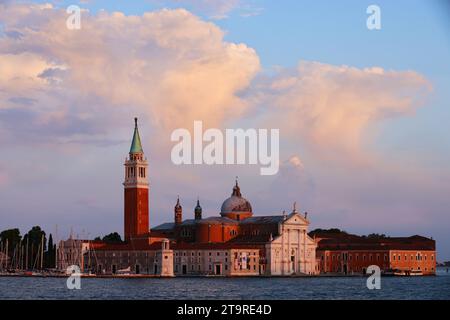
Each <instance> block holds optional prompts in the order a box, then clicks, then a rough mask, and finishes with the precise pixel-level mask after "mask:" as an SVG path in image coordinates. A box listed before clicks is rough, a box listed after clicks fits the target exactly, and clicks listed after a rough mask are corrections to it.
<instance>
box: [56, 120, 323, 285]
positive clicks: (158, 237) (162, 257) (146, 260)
mask: <svg viewBox="0 0 450 320" xmlns="http://www.w3.org/2000/svg"><path fill="white" fill-rule="evenodd" d="M124 166H125V175H124V176H125V177H124V183H123V186H124V240H125V241H124V243H121V244H107V243H104V242H101V241H88V243H87V245H85V249H84V251H83V252H82V253H81V255H82V262H81V263H80V264H81V268H82V270H83V271H84V272H93V273H96V274H118V273H121V272H129V273H131V274H146V275H155V276H167V277H171V276H183V275H192V276H193V275H205V276H207V275H217V276H275V275H280V276H283V275H313V274H316V273H317V272H318V268H317V266H316V247H317V244H316V242H315V241H314V239H312V238H311V237H309V236H308V226H309V221H308V219H307V214H306V213H305V214H301V213H299V212H297V209H296V206H295V204H294V207H293V209H292V212H291V213H289V214H287V213H283V214H280V215H271V216H262V215H256V214H254V213H253V210H252V206H251V204H250V202H249V201H248V200H247V199H245V198H244V196H243V195H242V192H241V188H240V186H239V184H238V181H237V180H236V182H235V184H234V186H233V187H232V190H231V195H230V196H229V197H228V198H227V199H225V201H224V202H223V203H222V206H221V209H220V212H218V213H217V214H215V215H212V216H208V217H205V215H204V213H203V210H202V207H201V203H200V200H197V204H196V206H195V208H193V210H192V211H191V212H190V213H186V212H183V207H182V204H181V202H180V199H179V198H178V199H177V201H176V204H175V206H174V211H173V212H174V214H173V219H172V221H169V222H166V223H163V224H161V225H158V226H155V227H153V228H151V227H150V207H149V192H150V187H149V176H148V162H147V160H146V158H145V155H144V151H143V148H142V144H141V138H140V135H139V129H138V124H137V118H135V128H134V134H133V139H132V142H131V148H130V151H129V154H128V156H127V158H126V161H125V164H124ZM183 215H184V216H190V217H189V218H187V219H186V217H183ZM63 260H64V258H63V257H62V258H61V259H60V262H61V267H63V263H62V262H63Z"/></svg>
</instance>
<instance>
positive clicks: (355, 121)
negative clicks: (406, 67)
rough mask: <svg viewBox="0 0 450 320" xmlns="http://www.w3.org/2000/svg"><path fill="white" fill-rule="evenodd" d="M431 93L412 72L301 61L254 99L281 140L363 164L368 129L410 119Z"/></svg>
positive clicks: (270, 80)
mask: <svg viewBox="0 0 450 320" xmlns="http://www.w3.org/2000/svg"><path fill="white" fill-rule="evenodd" d="M430 90H431V84H430V83H429V82H428V80H427V79H426V78H424V77H423V76H422V75H420V74H418V73H416V72H414V71H387V70H384V69H382V68H379V67H373V68H365V69H359V68H355V67H350V66H334V65H329V64H323V63H318V62H300V63H299V65H298V67H297V68H296V69H294V70H282V71H280V72H278V73H277V74H276V75H275V76H274V77H271V78H266V79H265V80H263V81H262V84H260V87H259V91H257V94H256V95H255V96H256V98H254V99H255V103H256V104H266V105H267V106H268V107H267V110H265V111H268V112H267V115H268V116H267V117H266V121H267V122H270V123H271V124H277V123H278V125H279V127H281V128H282V134H283V133H284V134H285V138H286V136H287V137H290V138H291V139H296V140H298V141H301V144H302V145H304V146H306V147H307V148H308V149H309V150H310V151H312V152H314V153H315V154H316V155H321V156H322V157H327V158H329V157H331V158H333V159H334V160H336V158H337V157H336V155H338V156H339V157H341V158H345V159H349V158H351V160H355V161H356V162H358V161H363V162H364V161H365V160H367V159H366V156H367V152H368V150H367V148H364V144H365V142H366V139H365V138H366V135H367V133H368V132H367V131H368V129H370V128H372V126H373V125H374V124H376V123H378V122H379V121H382V120H385V119H388V118H393V117H397V116H405V115H411V114H413V113H414V111H415V110H416V108H417V107H419V106H421V104H422V103H423V102H424V98H425V97H426V96H427V94H428V93H429V91H430Z"/></svg>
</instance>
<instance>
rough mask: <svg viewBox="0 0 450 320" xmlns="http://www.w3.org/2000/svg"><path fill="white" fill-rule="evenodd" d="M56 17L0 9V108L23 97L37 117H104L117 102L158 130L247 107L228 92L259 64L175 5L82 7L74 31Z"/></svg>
mask: <svg viewBox="0 0 450 320" xmlns="http://www.w3.org/2000/svg"><path fill="white" fill-rule="evenodd" d="M66 18H67V14H66V13H65V11H64V10H58V9H55V8H53V7H51V6H50V5H4V6H3V8H2V10H0V20H2V22H3V27H4V30H5V36H3V37H1V38H0V57H1V59H0V63H1V65H0V69H2V71H3V70H5V72H2V74H1V75H0V84H1V85H2V87H3V90H2V91H1V92H0V94H1V96H0V98H1V101H2V102H5V103H4V104H2V105H3V108H17V103H18V102H22V104H24V105H26V104H27V102H31V101H32V102H33V113H35V114H38V115H39V114H40V115H41V118H42V119H41V120H42V121H43V122H45V121H47V123H50V122H51V121H50V120H58V121H63V120H64V118H67V119H68V118H73V119H79V120H80V121H89V118H92V115H93V114H96V113H98V112H101V113H102V117H104V119H109V120H105V121H111V122H113V121H117V119H119V118H120V115H121V112H123V110H124V109H126V110H128V115H129V114H139V115H144V116H146V117H147V118H148V119H150V120H151V121H152V122H153V123H152V125H153V127H155V128H159V129H160V130H163V131H168V130H172V129H174V128H177V127H186V126H188V125H191V124H192V122H193V121H194V120H195V119H202V120H203V121H204V122H206V123H208V124H209V125H211V126H218V125H219V124H221V123H222V122H223V121H224V120H225V119H229V118H231V117H235V116H236V115H240V114H242V113H244V112H245V110H246V109H247V108H248V104H247V102H246V101H244V100H243V99H241V98H240V97H239V96H238V92H240V91H241V90H243V89H245V88H247V87H248V86H249V84H250V83H251V80H252V79H253V77H254V76H255V75H256V73H257V72H258V71H259V69H260V64H259V58H258V56H257V54H256V52H255V51H254V50H253V49H251V48H249V47H248V46H246V45H245V44H236V43H230V42H226V41H224V40H223V36H224V33H223V31H222V30H221V29H220V28H218V27H217V26H215V25H214V24H212V23H209V22H205V21H202V20H201V19H200V18H198V17H196V16H194V15H193V14H191V13H189V12H188V11H186V10H184V9H177V10H167V9H164V10H160V11H156V12H148V13H145V14H143V15H142V16H125V15H124V14H122V13H119V12H115V13H106V12H100V13H99V14H98V15H96V16H93V15H90V14H89V13H88V12H83V13H82V18H81V30H69V29H67V28H66V27H65V20H66ZM11 32H13V33H14V34H15V33H20V35H21V36H20V37H17V36H14V37H12V36H7V34H11ZM63 101H64V103H63ZM28 106H29V107H30V104H29V103H28ZM48 115H51V117H50V119H49V118H48V117H49V116H48ZM114 117H116V118H115V120H114V119H113V118H114ZM42 121H41V122H40V124H42V123H43V122H42Z"/></svg>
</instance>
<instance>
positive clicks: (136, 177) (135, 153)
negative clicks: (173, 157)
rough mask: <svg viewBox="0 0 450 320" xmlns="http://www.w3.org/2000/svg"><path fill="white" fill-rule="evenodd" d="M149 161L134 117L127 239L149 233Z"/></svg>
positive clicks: (127, 185) (127, 189) (127, 172)
mask: <svg viewBox="0 0 450 320" xmlns="http://www.w3.org/2000/svg"><path fill="white" fill-rule="evenodd" d="M147 169H148V163H147V159H145V157H144V151H143V149H142V144H141V138H140V136H139V130H138V125H137V118H134V134H133V141H132V142H131V148H130V152H129V154H128V157H127V158H126V160H125V181H124V183H123V185H124V194H125V202H124V203H125V205H124V219H125V223H124V225H125V232H124V234H125V241H131V240H133V239H135V238H140V237H142V236H145V235H147V234H148V233H149V232H150V230H149V217H148V215H149V210H148V208H149V205H148V190H149V183H148V170H147Z"/></svg>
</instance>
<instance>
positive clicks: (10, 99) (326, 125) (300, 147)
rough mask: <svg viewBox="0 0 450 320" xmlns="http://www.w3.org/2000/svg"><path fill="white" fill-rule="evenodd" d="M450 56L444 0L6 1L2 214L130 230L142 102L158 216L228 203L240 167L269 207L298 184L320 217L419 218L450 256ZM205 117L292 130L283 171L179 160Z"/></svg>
mask: <svg viewBox="0 0 450 320" xmlns="http://www.w3.org/2000/svg"><path fill="white" fill-rule="evenodd" d="M372 4H376V5H378V6H379V7H380V9H381V29H380V30H369V29H368V28H367V27H366V20H367V18H368V14H367V13H366V9H367V7H368V6H369V5H372ZM69 5H78V6H79V7H80V8H82V13H81V28H80V29H79V30H69V29H68V28H67V27H66V20H67V17H68V14H67V13H66V8H67V7H68V6H69ZM449 58H450V5H449V4H448V2H446V1H444V0H408V1H403V0H399V1H381V0H373V1H361V0H354V1H352V0H344V1H325V0H319V1H298V0H295V1H289V0H286V1H283V2H280V1H257V0H252V1H251V0H229V1H224V0H217V1H208V0H173V1H169V0H167V1H166V0H148V1H114V2H113V1H100V0H91V1H86V0H85V1H74V0H73V1H34V2H29V1H0V152H1V156H0V229H1V230H4V229H7V228H13V227H19V228H20V229H21V231H22V233H25V232H26V231H28V230H29V229H30V228H31V227H32V226H34V225H40V226H42V227H43V228H44V229H45V230H46V231H47V232H48V233H52V234H53V235H54V236H56V238H57V239H61V238H64V237H67V235H68V234H69V233H70V230H72V232H73V233H74V234H77V235H78V236H79V237H83V238H87V237H89V238H93V237H96V236H99V235H105V234H107V233H110V232H114V231H118V232H120V233H122V232H123V187H122V182H123V174H124V171H123V162H124V159H125V157H126V155H127V152H128V150H129V146H130V143H131V137H132V132H133V125H134V122H133V118H134V117H135V116H137V117H138V118H139V124H140V132H141V140H142V142H143V147H144V151H145V154H146V156H147V158H148V160H149V173H150V224H151V226H156V225H158V224H160V223H163V222H166V221H172V219H173V206H174V205H175V202H176V198H177V196H178V195H179V196H180V198H181V203H182V206H183V214H184V217H185V218H192V217H193V209H194V207H195V202H196V199H197V197H199V198H200V201H201V204H202V207H203V212H204V216H216V215H218V214H219V211H220V206H221V204H222V202H223V201H224V200H225V199H226V198H227V197H228V196H229V195H230V194H231V191H232V187H233V184H234V179H235V177H236V176H238V177H239V183H240V186H241V190H242V193H243V195H244V197H246V198H247V199H248V200H249V201H250V202H251V204H252V207H253V211H254V214H255V215H274V214H281V213H282V211H283V210H286V211H288V212H289V211H290V210H292V204H293V202H295V201H296V202H297V203H298V207H299V209H300V210H301V211H303V212H304V211H307V212H308V217H309V218H310V221H311V228H312V229H313V228H330V227H337V228H340V229H343V230H346V231H348V232H352V233H357V234H368V233H383V234H387V235H390V236H409V235H415V234H420V235H423V236H427V237H433V239H436V241H437V249H438V258H439V259H440V260H450V234H449V233H448V230H449V229H450V215H449V212H448V210H449V208H450V197H449V191H450V165H449V163H450V139H449V138H450V126H449V125H448V123H449V119H450V109H449V101H450V91H449V90H448V89H449V88H450V63H449V61H450V59H449ZM194 120H201V121H203V123H204V126H205V127H210V128H219V129H221V130H224V129H226V128H239V127H241V128H268V129H279V130H280V162H281V166H280V170H279V172H278V174H276V175H273V176H261V175H260V174H259V166H255V165H222V166H219V165H216V166H207V165H196V166H194V165H182V166H176V165H174V164H173V163H172V161H171V159H170V153H171V149H172V147H173V145H174V143H173V142H171V141H170V134H171V132H172V131H173V130H174V129H177V128H188V129H192V126H193V121H194Z"/></svg>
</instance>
